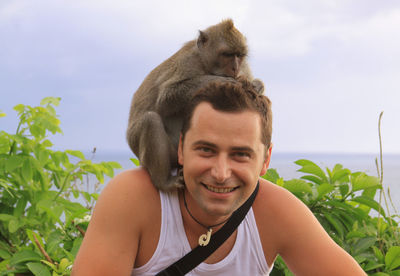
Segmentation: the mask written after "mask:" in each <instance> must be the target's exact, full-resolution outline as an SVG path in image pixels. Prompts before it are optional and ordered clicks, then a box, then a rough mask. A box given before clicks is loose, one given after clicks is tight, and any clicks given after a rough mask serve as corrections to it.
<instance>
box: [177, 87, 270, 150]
mask: <svg viewBox="0 0 400 276" xmlns="http://www.w3.org/2000/svg"><path fill="white" fill-rule="evenodd" d="M202 102H208V103H210V104H211V105H212V107H213V108H214V109H215V110H219V111H226V112H241V111H246V110H249V111H254V112H256V113H258V114H259V115H260V117H261V142H262V143H263V144H264V145H266V147H267V148H269V147H270V145H271V135H272V111H271V101H270V100H269V98H268V97H267V96H264V95H260V94H258V93H257V92H256V91H255V89H254V87H253V85H252V84H251V82H249V81H247V80H245V79H240V80H237V81H213V82H210V83H208V84H207V85H206V86H204V87H202V88H201V89H199V90H198V91H196V92H195V93H194V95H193V96H192V98H191V100H190V101H189V103H188V105H187V106H186V109H185V116H184V118H183V124H182V141H183V140H184V138H185V134H186V132H187V131H188V130H189V128H190V124H191V119H192V116H193V113H194V110H195V108H196V107H197V106H198V105H199V104H200V103H202Z"/></svg>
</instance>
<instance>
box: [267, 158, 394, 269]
mask: <svg viewBox="0 0 400 276" xmlns="http://www.w3.org/2000/svg"><path fill="white" fill-rule="evenodd" d="M295 163H296V164H297V165H299V166H300V167H301V168H300V169H299V170H298V171H299V172H303V173H304V175H303V176H301V177H300V179H291V180H283V178H281V177H280V176H279V174H278V173H277V171H276V170H274V169H269V170H268V172H267V174H266V175H264V176H263V177H264V178H265V179H267V180H269V181H271V182H273V183H276V184H277V185H279V186H282V187H284V188H286V189H287V190H289V191H290V192H292V193H293V194H294V195H296V196H297V197H298V198H299V199H300V200H302V201H303V202H304V203H305V204H306V205H307V206H308V207H309V208H310V209H311V211H312V212H313V214H314V215H315V216H316V218H317V219H318V220H319V222H320V223H321V224H322V226H323V227H324V228H325V230H326V231H327V232H328V234H329V235H330V236H331V237H332V239H333V240H335V242H336V243H338V244H339V245H340V246H341V247H343V248H344V249H345V250H346V251H347V252H349V253H350V254H351V255H352V256H353V257H354V258H355V259H356V260H357V262H358V263H359V264H360V266H361V267H362V268H363V269H364V271H366V272H367V273H368V274H370V275H400V246H399V245H400V243H399V232H400V228H399V225H398V222H397V221H396V220H395V219H396V218H398V216H391V217H389V216H387V215H386V214H385V211H384V208H382V206H380V204H379V203H378V202H377V201H375V200H374V197H375V195H376V192H377V190H380V189H382V185H381V184H380V181H379V179H378V178H377V177H374V176H369V175H367V174H365V173H362V172H354V173H352V172H351V171H350V170H348V169H346V168H343V166H342V165H340V164H336V165H335V166H334V168H333V169H332V170H330V169H328V168H326V171H324V170H323V169H321V168H320V167H319V166H318V165H316V164H315V163H313V162H312V161H309V160H305V159H301V160H298V161H296V162H295ZM372 210H373V211H374V212H375V214H376V215H371V212H372ZM272 275H293V274H292V273H291V272H290V271H289V270H288V269H287V267H286V265H285V263H284V262H283V260H282V259H281V258H280V257H279V258H278V259H277V260H276V262H275V265H274V271H273V273H272Z"/></svg>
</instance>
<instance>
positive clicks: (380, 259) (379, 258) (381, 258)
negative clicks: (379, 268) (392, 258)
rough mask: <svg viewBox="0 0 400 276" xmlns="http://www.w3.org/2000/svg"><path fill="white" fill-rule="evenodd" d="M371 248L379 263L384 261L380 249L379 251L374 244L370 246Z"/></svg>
mask: <svg viewBox="0 0 400 276" xmlns="http://www.w3.org/2000/svg"><path fill="white" fill-rule="evenodd" d="M372 249H373V250H374V254H375V257H376V258H377V259H378V261H379V262H380V263H384V261H385V257H384V256H383V254H382V251H380V250H379V249H378V247H376V246H372Z"/></svg>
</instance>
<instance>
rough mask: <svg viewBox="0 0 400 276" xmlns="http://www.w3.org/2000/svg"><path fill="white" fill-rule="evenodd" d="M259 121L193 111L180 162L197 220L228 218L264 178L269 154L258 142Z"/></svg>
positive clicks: (252, 115) (206, 108)
mask: <svg viewBox="0 0 400 276" xmlns="http://www.w3.org/2000/svg"><path fill="white" fill-rule="evenodd" d="M260 120H261V119H260V116H259V115H258V114H257V113H256V112H252V111H243V112H240V113H228V112H222V111H217V110H215V109H213V108H212V106H211V105H210V104H209V103H206V102H203V103H200V104H199V105H198V106H197V107H196V109H195V110H194V113H193V117H192V120H191V126H190V128H189V129H188V131H187V132H186V135H185V140H184V143H183V146H182V141H180V145H179V150H178V158H179V163H180V164H181V165H183V173H184V178H185V183H186V187H187V192H188V193H187V194H188V201H189V200H190V201H191V202H192V203H191V205H192V206H194V204H196V206H197V207H200V209H201V211H197V215H200V216H201V215H202V216H207V217H210V218H211V217H215V218H216V219H217V218H218V217H221V216H228V215H230V214H231V213H232V212H233V211H235V210H236V209H237V208H238V207H240V205H241V204H243V202H244V201H245V200H246V199H247V198H248V197H249V196H250V194H251V193H252V192H253V190H254V188H255V185H256V184H257V180H258V177H259V176H260V175H263V174H265V172H266V170H267V167H268V163H269V157H270V150H268V151H269V152H268V154H266V151H267V149H266V148H265V145H264V144H263V143H262V142H261V124H260ZM265 157H266V158H265Z"/></svg>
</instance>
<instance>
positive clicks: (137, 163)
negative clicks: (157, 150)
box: [129, 158, 140, 167]
mask: <svg viewBox="0 0 400 276" xmlns="http://www.w3.org/2000/svg"><path fill="white" fill-rule="evenodd" d="M129 160H131V161H132V163H133V164H135V166H136V167H139V166H140V162H139V160H138V159H136V158H129Z"/></svg>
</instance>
